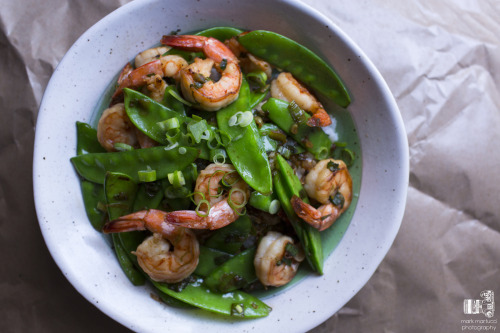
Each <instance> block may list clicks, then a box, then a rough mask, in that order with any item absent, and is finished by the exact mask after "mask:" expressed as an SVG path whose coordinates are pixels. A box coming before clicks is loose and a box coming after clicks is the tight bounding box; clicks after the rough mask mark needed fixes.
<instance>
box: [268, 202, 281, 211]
mask: <svg viewBox="0 0 500 333" xmlns="http://www.w3.org/2000/svg"><path fill="white" fill-rule="evenodd" d="M280 208H281V204H280V201H279V200H278V199H274V200H273V201H271V204H270V205H269V211H268V212H269V214H276V213H277V212H278V211H279V210H280Z"/></svg>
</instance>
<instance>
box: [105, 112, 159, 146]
mask: <svg viewBox="0 0 500 333" xmlns="http://www.w3.org/2000/svg"><path fill="white" fill-rule="evenodd" d="M97 140H98V141H99V143H100V144H101V146H103V147H104V149H106V150H107V151H117V149H115V143H125V144H127V145H129V146H132V147H133V148H149V147H154V146H156V145H157V142H156V141H154V140H153V139H151V138H150V137H149V136H147V135H146V134H144V133H142V132H141V131H140V130H139V129H138V128H137V127H135V125H134V124H133V123H132V122H131V121H130V119H129V117H128V115H127V113H126V112H125V105H124V104H123V103H118V104H115V105H113V106H112V107H110V108H108V109H106V110H104V112H103V113H102V115H101V118H100V119H99V123H98V124H97Z"/></svg>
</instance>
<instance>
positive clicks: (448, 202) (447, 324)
mask: <svg viewBox="0 0 500 333" xmlns="http://www.w3.org/2000/svg"><path fill="white" fill-rule="evenodd" d="M127 2H128V1H127V0H122V1H119V0H101V1H99V0H89V1H83V0H80V1H69V0H51V1H29V0H18V1H10V0H0V117H1V118H0V119H1V121H0V161H1V162H0V228H1V231H0V258H1V267H2V268H1V269H0V332H67V331H72V332H87V331H94V332H105V331H112V332H116V331H123V332H124V331H127V330H126V329H125V328H123V327H122V326H121V325H120V324H118V323H116V322H114V321H113V320H111V319H109V318H108V317H107V316H105V315H104V314H102V313H101V312H100V311H99V310H98V309H97V308H95V307H94V306H93V305H91V304H90V303H88V302H87V301H86V300H85V299H84V298H83V297H82V296H80V295H79V294H78V293H77V292H76V291H75V290H74V289H73V287H72V286H71V285H70V284H69V282H68V281H67V280H66V279H65V277H64V276H63V275H62V273H61V271H60V270H59V269H58V267H57V266H56V265H55V264H54V262H53V260H52V258H51V257H50V255H49V253H48V251H47V248H46V246H45V243H44V241H43V238H42V236H41V233H40V230H39V227H38V222H37V219H36V215H35V210H34V205H33V194H32V193H33V192H32V177H31V174H32V154H33V140H34V127H35V124H36V116H37V112H38V105H39V103H40V100H41V97H42V95H43V91H44V89H45V87H46V85H47V83H48V80H49V78H50V76H51V74H52V72H53V70H54V68H55V66H57V64H58V62H59V61H60V59H61V58H62V56H63V55H64V54H65V52H66V51H67V50H68V49H69V47H70V46H71V45H72V44H73V42H74V41H75V40H76V39H77V38H78V37H79V36H80V35H81V34H82V33H83V32H84V31H85V30H86V29H88V28H89V27H90V26H92V25H93V24H94V23H95V22H97V21H98V20H99V19H100V18H102V17H104V16H105V15H106V14H108V13H109V12H111V11H113V10H114V9H116V8H117V7H119V6H120V5H123V4H125V3H127ZM304 2H305V3H307V4H310V5H311V6H313V7H314V8H316V9H318V10H320V11H321V12H322V13H323V14H324V15H326V16H328V17H329V18H330V19H331V20H332V21H333V22H335V23H336V24H337V25H338V26H339V27H340V28H341V29H343V30H344V31H345V32H346V33H347V34H348V35H349V36H350V37H351V38H352V39H353V40H354V41H355V42H356V43H357V44H358V45H359V46H360V47H361V48H362V49H363V51H364V52H365V53H366V54H367V55H368V57H369V58H370V59H371V60H372V61H373V62H374V64H375V66H376V67H377V68H378V69H379V70H380V72H381V73H382V75H383V77H384V78H385V79H386V81H387V83H388V85H389V87H390V89H391V91H392V92H393V94H394V96H395V98H396V101H397V103H398V105H399V107H400V110H401V114H402V117H403V120H404V124H405V128H406V132H407V135H408V141H409V146H410V188H409V191H408V202H407V207H406V212H405V216H404V219H403V223H402V226H401V229H400V232H399V234H398V236H397V238H396V240H395V242H394V245H393V247H392V248H391V250H390V251H389V253H388V255H387V257H386V258H385V260H384V261H383V262H382V264H381V265H380V267H379V268H378V269H377V271H376V272H375V274H374V275H373V277H372V278H371V279H370V281H369V282H368V283H367V285H366V286H365V287H364V288H363V289H362V290H361V291H360V292H359V293H358V294H357V295H356V296H355V297H354V298H353V299H352V300H351V301H350V302H349V303H348V304H347V305H346V306H345V307H344V308H343V309H341V310H340V311H339V312H338V313H337V314H335V315H334V316H333V317H332V318H330V319H329V320H328V321H327V322H325V323H323V324H322V325H320V326H318V327H317V328H315V329H314V330H312V331H311V332H314V333H323V332H471V329H469V328H463V327H462V325H463V324H462V320H468V319H473V320H476V319H477V320H479V319H486V318H485V317H484V316H483V315H478V314H476V315H466V314H464V313H463V300H464V299H466V298H467V299H469V298H472V299H478V298H479V293H480V291H482V290H485V289H489V290H493V291H494V292H495V293H497V295H499V296H500V274H499V268H500V234H499V231H500V200H499V195H498V188H499V183H500V171H499V168H498V166H500V149H499V148H498V142H499V141H500V140H499V139H500V94H499V90H500V89H499V87H500V2H499V1H497V0H482V1H457V0H441V1H433V0H432V1H430V0H429V1H425V0H405V1H398V0H374V1H365V0H351V1H341V0H329V1H326V0H323V1H319V0H304ZM497 298H498V297H497ZM499 317H500V315H499V314H495V316H494V317H493V318H492V319H497V318H499ZM481 325H483V326H485V327H486V326H487V325H485V324H481ZM481 325H478V326H481ZM493 326H494V328H495V329H496V328H497V324H492V325H491V327H493ZM485 327H483V330H484V329H485ZM491 331H493V329H492V328H491Z"/></svg>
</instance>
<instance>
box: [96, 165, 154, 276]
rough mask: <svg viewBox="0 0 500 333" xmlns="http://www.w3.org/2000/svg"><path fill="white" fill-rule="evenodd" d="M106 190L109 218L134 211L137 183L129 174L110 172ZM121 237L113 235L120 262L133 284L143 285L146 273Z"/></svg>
mask: <svg viewBox="0 0 500 333" xmlns="http://www.w3.org/2000/svg"><path fill="white" fill-rule="evenodd" d="M104 192H105V196H106V203H107V207H108V215H109V219H110V220H114V219H116V218H118V217H120V216H123V215H126V214H128V213H130V212H131V211H132V203H133V202H134V198H135V194H136V192H137V184H136V183H135V182H134V181H133V180H132V179H131V178H130V177H128V176H127V175H124V174H120V173H112V172H108V173H107V174H106V178H105V180H104ZM120 237H121V234H112V235H111V239H112V240H113V247H114V249H115V253H116V257H117V258H118V263H119V264H120V267H121V268H122V270H123V272H124V273H125V275H126V276H127V278H128V279H129V280H130V282H132V284H133V285H135V286H140V285H143V284H144V283H145V278H144V275H143V274H142V273H141V272H140V271H139V270H137V269H136V267H135V266H134V263H133V261H132V260H131V258H130V256H129V254H128V253H127V251H126V250H125V248H124V247H123V245H122V243H121V240H120Z"/></svg>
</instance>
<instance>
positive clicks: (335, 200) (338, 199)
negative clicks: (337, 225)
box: [330, 192, 345, 209]
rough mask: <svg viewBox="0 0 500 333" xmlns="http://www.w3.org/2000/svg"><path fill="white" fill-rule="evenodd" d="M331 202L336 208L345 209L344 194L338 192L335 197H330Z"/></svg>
mask: <svg viewBox="0 0 500 333" xmlns="http://www.w3.org/2000/svg"><path fill="white" fill-rule="evenodd" d="M330 202H331V203H332V204H334V205H335V206H336V207H338V208H339V209H342V208H343V207H344V202H345V199H344V196H343V195H342V193H340V192H337V193H335V195H333V196H331V197H330Z"/></svg>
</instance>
